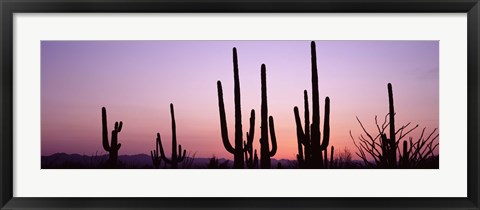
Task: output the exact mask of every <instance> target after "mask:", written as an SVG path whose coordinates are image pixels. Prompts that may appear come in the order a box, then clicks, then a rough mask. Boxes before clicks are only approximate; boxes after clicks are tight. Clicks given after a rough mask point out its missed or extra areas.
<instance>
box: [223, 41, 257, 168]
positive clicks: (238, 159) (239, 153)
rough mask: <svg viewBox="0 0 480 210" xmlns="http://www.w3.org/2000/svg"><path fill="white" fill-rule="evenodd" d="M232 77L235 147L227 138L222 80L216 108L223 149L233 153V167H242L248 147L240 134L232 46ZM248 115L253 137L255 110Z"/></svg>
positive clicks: (239, 115)
mask: <svg viewBox="0 0 480 210" xmlns="http://www.w3.org/2000/svg"><path fill="white" fill-rule="evenodd" d="M233 78H234V101H235V147H233V146H232V145H231V144H230V140H229V139H228V128H227V119H226V115H225V105H224V103H223V90H222V82H220V81H218V82H217V90H218V108H219V112H220V127H221V132H222V141H223V146H224V147H225V149H226V150H227V151H228V152H230V153H232V154H233V167H234V168H237V169H241V168H243V167H244V161H243V155H244V152H245V151H247V149H249V148H244V147H243V146H244V145H243V144H244V141H243V134H242V132H243V131H242V110H241V106H240V78H239V76H238V59H237V49H236V48H233ZM251 113H252V115H251V117H250V133H251V134H252V137H253V128H254V127H255V120H253V123H252V117H253V119H255V112H254V111H253V110H252V112H251Z"/></svg>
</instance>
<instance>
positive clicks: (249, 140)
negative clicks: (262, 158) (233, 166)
mask: <svg viewBox="0 0 480 210" xmlns="http://www.w3.org/2000/svg"><path fill="white" fill-rule="evenodd" d="M254 135H255V110H254V109H252V111H250V130H249V132H247V142H246V144H245V142H244V148H243V149H244V151H247V150H249V149H250V148H249V147H252V146H253V137H254Z"/></svg>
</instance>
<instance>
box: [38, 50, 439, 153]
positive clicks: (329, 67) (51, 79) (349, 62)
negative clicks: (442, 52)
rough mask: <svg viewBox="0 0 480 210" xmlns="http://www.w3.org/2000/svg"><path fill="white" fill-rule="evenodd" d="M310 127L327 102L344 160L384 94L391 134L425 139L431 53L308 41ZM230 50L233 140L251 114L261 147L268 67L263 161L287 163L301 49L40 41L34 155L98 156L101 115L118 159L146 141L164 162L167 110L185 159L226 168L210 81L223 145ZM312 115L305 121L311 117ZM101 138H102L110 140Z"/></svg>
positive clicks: (144, 147)
mask: <svg viewBox="0 0 480 210" xmlns="http://www.w3.org/2000/svg"><path fill="white" fill-rule="evenodd" d="M316 45H317V63H318V75H319V86H320V98H321V100H320V106H321V115H322V117H321V124H322V129H323V110H324V105H325V103H324V98H325V97H326V96H329V97H330V100H331V116H330V117H331V119H330V123H331V137H330V139H331V140H330V145H333V146H335V149H336V151H339V150H343V148H348V149H350V150H351V151H352V153H353V152H355V151H356V148H355V147H354V146H353V143H352V140H351V138H350V135H349V131H350V130H352V133H353V135H354V137H356V136H358V135H360V134H362V133H361V128H360V126H359V124H358V122H357V120H356V118H355V117H356V116H358V117H359V118H360V119H361V120H362V122H363V123H364V125H366V126H367V127H368V128H370V130H371V131H372V133H373V131H375V129H374V127H373V126H374V117H375V115H378V116H379V118H380V119H383V117H384V116H385V115H386V114H387V113H388V95H387V83H389V82H390V83H392V85H393V92H394V98H395V111H396V113H397V114H396V120H397V127H399V125H403V124H406V123H408V122H412V123H413V124H419V125H420V129H417V132H414V133H412V135H411V136H413V137H415V136H417V135H418V134H419V132H420V131H421V128H423V127H427V131H431V130H432V129H433V128H438V124H439V70H438V66H439V56H438V55H439V46H438V45H439V43H438V41H316ZM233 47H236V48H237V50H238V60H239V72H240V73H239V74H240V83H241V84H240V85H241V97H242V98H241V100H242V101H241V102H242V104H241V105H242V120H243V125H244V126H243V131H244V137H246V136H245V132H247V131H248V122H249V121H248V120H249V116H250V110H251V109H255V110H256V114H257V115H256V127H255V142H254V147H255V149H257V150H259V143H258V139H259V138H260V102H261V101H260V99H261V98H260V93H261V92H260V66H261V64H262V63H264V64H265V65H266V67H267V92H268V108H269V115H271V116H273V117H274V119H275V128H276V134H277V142H278V151H277V155H276V156H275V157H274V158H277V159H280V158H287V159H295V155H296V154H297V139H296V128H295V120H294V114H293V107H294V106H298V107H299V109H300V113H301V116H302V122H303V120H304V119H303V111H304V109H303V90H305V89H306V90H307V91H308V92H309V95H310V96H309V97H310V106H311V82H310V81H311V64H310V41H42V43H41V129H42V134H41V147H42V148H41V149H42V151H41V153H42V155H50V154H53V153H57V152H65V153H78V154H86V155H92V154H95V153H96V152H98V154H103V153H105V151H104V150H103V148H102V137H101V133H102V129H101V107H102V106H105V107H106V108H107V116H108V123H109V124H108V126H109V130H110V131H111V129H113V123H114V122H115V121H119V120H121V121H123V123H124V127H123V130H122V132H121V133H120V134H119V142H120V143H122V148H121V149H120V151H119V154H120V155H122V154H140V153H145V154H149V151H150V150H152V149H154V147H155V136H156V133H157V132H160V134H161V135H162V143H163V145H164V147H165V148H166V151H165V152H166V153H167V155H168V156H169V155H170V151H171V149H170V148H171V124H170V123H171V120H170V113H169V104H170V103H173V104H174V106H175V116H176V123H177V141H178V142H179V143H180V144H182V147H183V148H185V149H187V151H190V152H191V153H192V154H193V153H196V157H211V156H212V155H215V156H217V157H224V158H230V159H233V155H232V154H230V153H228V152H227V151H226V150H225V149H224V146H223V144H222V139H221V134H220V120H219V111H218V98H217V86H216V82H217V80H221V81H222V85H223V92H224V101H225V108H226V115H227V123H228V127H229V136H230V141H231V143H232V145H233V144H234V142H233V139H234V104H233V65H232V48H233ZM310 112H311V110H310ZM110 131H109V133H110Z"/></svg>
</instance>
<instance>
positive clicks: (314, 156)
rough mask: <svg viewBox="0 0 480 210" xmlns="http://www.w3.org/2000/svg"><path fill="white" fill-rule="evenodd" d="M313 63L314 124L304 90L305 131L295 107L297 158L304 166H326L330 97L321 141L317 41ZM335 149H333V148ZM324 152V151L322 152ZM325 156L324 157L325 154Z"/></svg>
mask: <svg viewBox="0 0 480 210" xmlns="http://www.w3.org/2000/svg"><path fill="white" fill-rule="evenodd" d="M311 55H312V57H311V63H312V104H313V107H312V124H311V125H310V122H309V117H310V116H309V107H308V94H307V91H306V90H305V91H304V105H305V131H304V129H303V128H302V124H301V120H300V115H299V112H298V107H296V106H295V107H294V109H293V111H294V114H295V123H296V125H297V143H298V155H297V160H298V163H299V166H300V167H302V168H326V167H327V166H326V162H327V161H324V159H326V158H327V154H326V151H327V147H328V145H329V140H330V98H329V97H326V98H325V116H324V124H323V141H320V140H321V139H320V136H321V133H320V103H319V91H318V73H317V72H318V71H317V55H316V49H315V42H313V41H312V43H311ZM332 151H333V150H332ZM322 152H323V153H322ZM322 154H323V155H325V157H323V155H322Z"/></svg>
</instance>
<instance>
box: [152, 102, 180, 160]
mask: <svg viewBox="0 0 480 210" xmlns="http://www.w3.org/2000/svg"><path fill="white" fill-rule="evenodd" d="M170 115H171V118H172V157H171V158H170V159H168V158H167V156H166V155H165V152H164V151H163V146H162V139H161V138H160V133H157V142H158V143H159V144H160V155H161V156H162V160H164V161H165V162H166V163H168V164H170V165H172V168H178V163H180V162H182V161H183V160H185V156H186V153H187V151H186V150H183V155H182V145H178V155H177V128H176V125H175V112H174V110H173V104H170Z"/></svg>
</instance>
